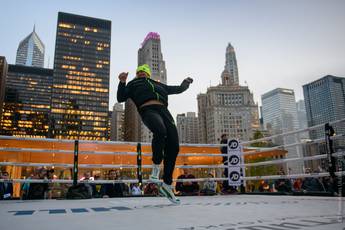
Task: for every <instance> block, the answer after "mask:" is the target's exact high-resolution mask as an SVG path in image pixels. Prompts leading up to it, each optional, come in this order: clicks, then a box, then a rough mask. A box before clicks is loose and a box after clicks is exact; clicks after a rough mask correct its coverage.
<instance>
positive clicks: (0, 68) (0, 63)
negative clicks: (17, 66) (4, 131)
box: [0, 56, 8, 122]
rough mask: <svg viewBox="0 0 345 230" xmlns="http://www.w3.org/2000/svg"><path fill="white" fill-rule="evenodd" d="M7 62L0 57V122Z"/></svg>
mask: <svg viewBox="0 0 345 230" xmlns="http://www.w3.org/2000/svg"><path fill="white" fill-rule="evenodd" d="M7 68H8V67H7V61H6V58H5V57H3V56H0V122H1V118H2V108H3V104H4V97H5V82H6V76H7Z"/></svg>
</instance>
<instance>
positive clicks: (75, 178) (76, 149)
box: [73, 140, 79, 186]
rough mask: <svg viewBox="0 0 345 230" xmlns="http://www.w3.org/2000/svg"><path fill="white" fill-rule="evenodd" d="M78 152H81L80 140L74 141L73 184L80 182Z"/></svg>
mask: <svg viewBox="0 0 345 230" xmlns="http://www.w3.org/2000/svg"><path fill="white" fill-rule="evenodd" d="M78 153H79V141H78V140H75V141H74V160H73V185H74V186H76V185H77V183H78Z"/></svg>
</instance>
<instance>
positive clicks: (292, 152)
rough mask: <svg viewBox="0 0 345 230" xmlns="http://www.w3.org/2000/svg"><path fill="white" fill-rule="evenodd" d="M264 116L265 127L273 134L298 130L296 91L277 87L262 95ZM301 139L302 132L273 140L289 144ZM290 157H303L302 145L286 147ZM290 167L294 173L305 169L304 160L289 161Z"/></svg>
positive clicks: (280, 143)
mask: <svg viewBox="0 0 345 230" xmlns="http://www.w3.org/2000/svg"><path fill="white" fill-rule="evenodd" d="M261 101H262V116H263V121H264V126H265V128H267V129H269V130H270V132H271V134H272V135H275V134H281V133H285V132H288V131H293V130H298V129H299V124H298V119H297V108H296V100H295V92H294V91H293V90H292V89H283V88H277V89H274V90H271V91H269V92H267V93H265V94H263V95H262V96H261ZM299 141H300V134H296V135H289V136H283V137H282V138H276V139H274V140H273V142H274V143H275V144H278V145H287V144H293V143H296V142H299ZM286 149H287V150H288V156H289V157H301V156H302V150H301V149H300V146H297V147H290V148H286ZM288 167H289V168H291V169H292V171H293V172H294V173H300V172H302V170H303V163H302V162H289V163H288Z"/></svg>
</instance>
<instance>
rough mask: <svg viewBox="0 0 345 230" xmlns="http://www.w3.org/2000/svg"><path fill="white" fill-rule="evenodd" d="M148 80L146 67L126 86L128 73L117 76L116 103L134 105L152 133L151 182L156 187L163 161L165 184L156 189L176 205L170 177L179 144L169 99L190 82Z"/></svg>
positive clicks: (191, 80)
mask: <svg viewBox="0 0 345 230" xmlns="http://www.w3.org/2000/svg"><path fill="white" fill-rule="evenodd" d="M150 76H151V70H150V67H149V66H148V65H147V64H144V65H141V66H139V67H138V68H137V71H136V77H135V78H134V79H133V80H132V81H130V82H129V83H128V84H127V85H126V80H127V77H128V73H125V72H123V73H120V75H119V80H120V82H119V85H118V90H117V100H118V102H124V101H126V100H127V99H131V100H132V101H133V102H134V104H135V105H136V107H137V110H138V112H139V114H140V116H141V119H142V121H143V123H144V124H145V125H146V126H147V127H148V128H149V130H150V131H151V132H152V133H153V139H152V152H153V154H152V155H153V157H152V161H153V166H152V173H151V176H150V181H151V182H154V183H157V184H159V171H160V168H159V166H160V164H161V162H162V161H164V162H163V164H164V174H163V181H164V182H163V183H162V184H161V186H159V187H160V189H159V190H160V192H161V193H162V194H163V195H165V196H166V197H167V198H169V200H170V201H172V202H174V203H179V200H178V199H177V198H176V197H175V196H174V193H173V192H172V186H171V184H172V174H173V171H174V168H175V162H176V157H177V154H178V152H179V141H178V134H177V129H176V126H175V122H174V119H173V117H172V116H171V114H170V112H169V110H168V95H170V94H179V93H182V92H184V91H185V90H187V89H188V87H189V84H191V83H192V82H193V79H192V78H186V79H185V80H184V81H183V82H182V83H181V85H179V86H168V85H165V84H163V83H160V82H158V81H155V80H153V79H151V78H150ZM163 153H164V154H163Z"/></svg>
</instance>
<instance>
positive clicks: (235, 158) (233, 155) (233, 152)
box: [227, 139, 243, 186]
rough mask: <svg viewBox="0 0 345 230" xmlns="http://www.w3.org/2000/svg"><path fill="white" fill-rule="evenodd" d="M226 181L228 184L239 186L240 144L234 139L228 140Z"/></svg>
mask: <svg viewBox="0 0 345 230" xmlns="http://www.w3.org/2000/svg"><path fill="white" fill-rule="evenodd" d="M227 148H228V160H227V165H228V182H229V185H230V186H241V184H242V179H241V171H242V170H241V161H242V155H243V154H242V149H243V148H242V146H241V144H240V142H239V141H238V140H236V139H229V140H228V146H227Z"/></svg>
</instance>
